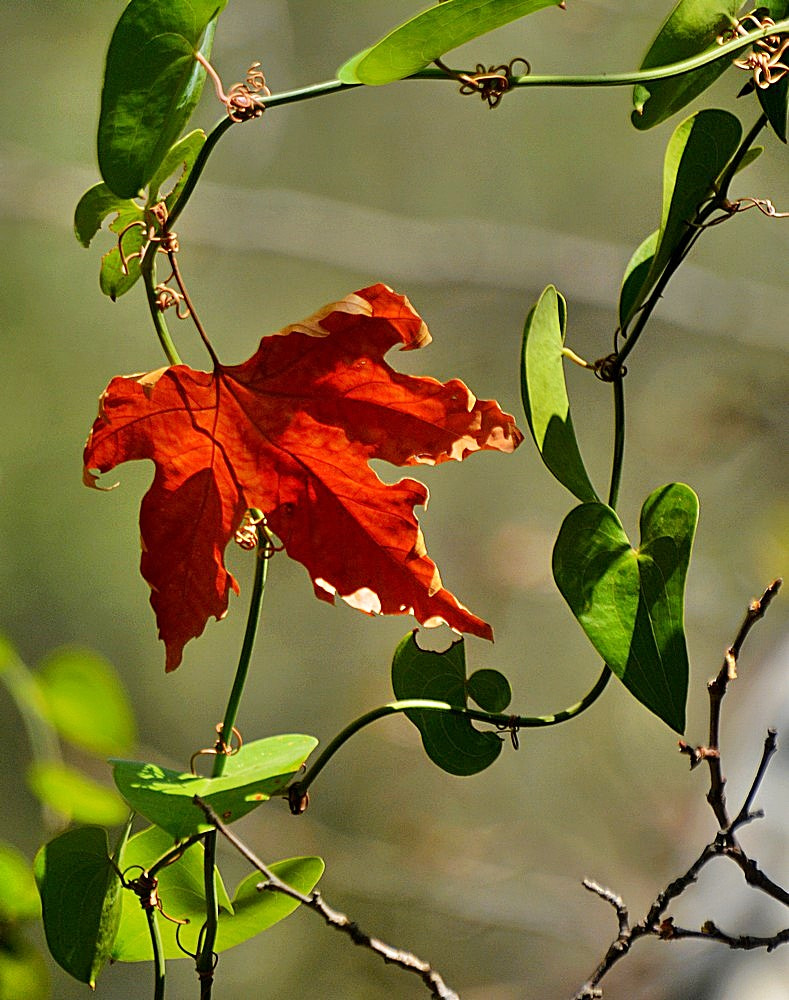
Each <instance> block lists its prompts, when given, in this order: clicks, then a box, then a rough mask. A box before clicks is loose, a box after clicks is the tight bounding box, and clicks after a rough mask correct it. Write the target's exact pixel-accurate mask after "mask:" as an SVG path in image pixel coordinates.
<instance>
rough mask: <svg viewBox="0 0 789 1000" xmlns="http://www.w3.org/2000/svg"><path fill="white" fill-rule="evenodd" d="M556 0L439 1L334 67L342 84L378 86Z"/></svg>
mask: <svg viewBox="0 0 789 1000" xmlns="http://www.w3.org/2000/svg"><path fill="white" fill-rule="evenodd" d="M558 2H559V0H445V2H444V3H439V4H434V5H433V6H432V7H430V8H428V9H427V10H424V11H422V13H421V14H417V15H416V17H412V18H411V19H410V20H409V21H406V22H405V24H401V25H400V26H399V27H397V28H394V29H393V30H392V31H390V32H389V34H388V35H386V36H385V37H384V38H382V39H381V41H380V42H377V43H376V44H375V45H372V46H370V48H368V49H365V50H364V51H363V52H359V53H357V54H356V55H355V56H353V58H351V59H349V60H348V61H347V62H346V63H344V64H343V65H342V66H340V68H339V69H338V70H337V77H338V79H340V80H342V82H343V83H366V84H371V85H378V84H382V83H392V82H393V81H394V80H402V79H403V78H404V77H406V76H410V75H411V74H412V73H416V72H418V71H419V70H420V69H424V68H425V66H428V65H429V64H430V63H431V62H433V60H434V59H436V58H438V57H439V56H442V55H444V53H445V52H449V51H450V50H451V49H456V48H457V47H458V46H459V45H463V44H464V42H470V41H471V40H472V39H474V38H479V36H480V35H484V34H487V32H489V31H493V29H494V28H500V27H501V26H502V25H504V24H509V23H510V22H511V21H516V20H517V19H518V18H519V17H525V16H526V15H527V14H533V13H534V12H535V11H538V10H542V9H543V7H555V6H557V5H558Z"/></svg>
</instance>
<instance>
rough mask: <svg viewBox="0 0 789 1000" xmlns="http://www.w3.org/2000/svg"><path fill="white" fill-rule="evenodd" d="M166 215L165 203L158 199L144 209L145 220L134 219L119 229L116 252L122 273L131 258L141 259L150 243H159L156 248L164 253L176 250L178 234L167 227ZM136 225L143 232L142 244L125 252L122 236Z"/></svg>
mask: <svg viewBox="0 0 789 1000" xmlns="http://www.w3.org/2000/svg"><path fill="white" fill-rule="evenodd" d="M167 216H168V212H167V205H166V204H165V203H164V202H163V201H160V202H158V203H157V204H156V205H151V206H150V208H146V209H145V221H143V220H142V219H135V221H134V222H130V223H129V225H128V226H125V227H124V228H123V229H122V230H121V231H120V233H119V234H118V254H119V256H120V259H121V271H122V272H123V274H124V275H127V274H128V273H129V264H130V263H131V262H132V261H133V260H142V258H143V257H144V256H145V254H146V253H147V251H148V247H149V246H150V245H151V243H159V244H160V246H159V248H158V249H160V250H162V251H163V252H164V253H177V252H178V236H177V235H176V234H175V233H172V232H170V231H169V230H168V229H167ZM137 227H139V228H140V229H142V230H143V232H144V234H145V235H144V239H143V242H142V245H141V246H140V249H139V250H137V251H135V253H130V254H126V253H125V252H124V249H123V238H124V236H125V235H126V233H128V232H129V230H130V229H136V228H137ZM168 280H169V279H168Z"/></svg>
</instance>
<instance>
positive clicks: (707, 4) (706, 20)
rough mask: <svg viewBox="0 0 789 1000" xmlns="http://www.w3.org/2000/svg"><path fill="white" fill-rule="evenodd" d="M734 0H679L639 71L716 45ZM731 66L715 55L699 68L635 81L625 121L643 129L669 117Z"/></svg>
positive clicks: (729, 19)
mask: <svg viewBox="0 0 789 1000" xmlns="http://www.w3.org/2000/svg"><path fill="white" fill-rule="evenodd" d="M739 7H740V4H739V2H737V0H679V3H677V5H676V6H675V7H674V9H673V10H672V11H671V13H670V14H669V16H668V18H667V19H666V21H665V23H664V24H663V26H662V27H661V28H660V31H659V32H658V33H657V36H656V37H655V40H654V41H653V42H652V44H651V45H650V47H649V50H648V52H647V54H646V55H645V56H644V60H643V62H642V63H641V66H640V67H639V69H652V68H653V67H654V66H667V65H670V64H671V63H675V62H681V61H682V60H683V59H690V58H692V57H693V56H697V55H700V54H701V53H702V52H704V51H706V50H707V49H710V48H715V47H717V43H716V41H715V39H716V38H717V37H718V35H720V34H721V33H722V32H724V31H725V30H726V29H727V28H728V27H730V25H731V24H732V23H733V21H734V20H735V15H736V12H737V10H738V8H739ZM730 66H731V59H730V58H728V59H718V60H716V61H715V62H712V63H708V64H707V65H706V66H702V67H701V68H700V69H696V70H692V71H691V72H690V73H683V74H682V75H681V76H672V77H669V78H668V79H665V80H652V81H651V82H650V83H646V84H638V85H637V86H636V87H635V88H634V90H633V106H634V109H635V110H634V111H633V113H632V115H631V121H632V122H633V124H634V125H635V127H636V128H637V129H641V130H644V129H649V128H652V127H653V126H655V125H659V124H660V122H663V121H665V120H666V119H667V118H670V117H671V116H672V115H673V114H675V113H676V112H677V111H679V110H680V109H681V108H684V107H685V105H686V104H689V103H690V101H692V100H693V99H694V98H695V97H698V95H699V94H701V93H702V92H703V91H705V90H706V89H707V87H709V86H711V85H712V84H713V83H714V82H715V81H716V80H717V79H718V77H719V76H720V75H721V74H722V73H724V72H725V71H726V70H727V69H728V68H729V67H730Z"/></svg>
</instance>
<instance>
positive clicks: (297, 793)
mask: <svg viewBox="0 0 789 1000" xmlns="http://www.w3.org/2000/svg"><path fill="white" fill-rule="evenodd" d="M610 677H611V671H610V670H609V669H608V667H605V668H604V669H603V672H602V673H601V674H600V676H599V677H598V679H597V681H596V682H595V685H594V687H592V688H591V690H590V691H588V692H587V694H585V695H584V697H583V698H582V699H581V700H580V701H578V702H576V703H575V704H574V705H570V706H569V708H564V709H562V710H561V711H559V712H555V713H554V714H552V715H512V714H511V713H500V712H483V711H482V710H481V709H476V708H461V707H460V706H458V705H450V704H449V703H448V702H446V701H431V700H429V699H425V698H409V699H406V700H403V701H390V702H387V704H385V705H380V706H379V707H378V708H373V709H371V710H370V711H369V712H365V713H364V715H360V716H359V718H358V719H354V721H353V722H351V723H350V724H349V725H347V726H346V727H345V728H344V729H343V730H341V732H339V733H338V734H337V735H336V736H335V737H334V739H333V740H331V742H330V743H328V744H327V746H326V749H325V750H324V751H323V753H322V754H320V756H319V757H318V758H317V759H316V761H315V763H314V764H313V765H312V767H310V768H308V770H307V773H306V774H305V775H304V777H303V778H302V779H301V780H300V781H296V782H294V783H293V784H292V785H291V786H290V788H289V789H288V792H289V796H290V798H291V801H293V800H294V799H295V800H298V799H299V798H303V796H304V794H305V793H306V791H307V789H308V788H309V786H310V785H311V784H312V782H313V781H314V780H315V779H316V778H317V776H318V775H319V774H320V772H321V771H322V770H323V769H324V767H325V766H326V765H327V764H328V763H329V761H330V760H331V758H332V757H333V756H334V755H335V754H336V753H337V751H338V750H339V749H340V747H342V746H343V744H344V743H347V741H348V740H349V739H350V738H351V737H352V736H354V735H355V734H356V733H358V732H359V730H361V729H364V727H365V726H367V725H369V724H370V723H371V722H376V721H377V720H378V719H383V718H385V717H386V716H387V715H396V714H397V713H399V712H408V711H411V710H412V709H420V710H422V711H428V712H449V713H450V714H451V715H463V716H465V717H466V718H467V719H470V720H473V721H475V722H488V723H490V724H491V725H494V726H499V727H500V728H501V729H508V730H511V731H517V730H518V729H539V728H542V727H544V726H556V725H558V724H559V723H561V722H568V721H569V720H570V719H573V718H575V717H576V716H577V715H580V714H581V713H582V712H585V711H586V709H587V708H589V707H590V706H591V705H593V704H594V702H595V701H597V699H598V698H599V697H600V695H601V694H602V693H603V690H604V689H605V686H606V684H608V681H609V679H610Z"/></svg>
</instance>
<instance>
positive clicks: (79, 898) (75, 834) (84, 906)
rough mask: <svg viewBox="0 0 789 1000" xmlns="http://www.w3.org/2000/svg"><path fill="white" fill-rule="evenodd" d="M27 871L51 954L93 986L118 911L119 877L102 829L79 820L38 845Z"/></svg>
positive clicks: (107, 951) (108, 949)
mask: <svg viewBox="0 0 789 1000" xmlns="http://www.w3.org/2000/svg"><path fill="white" fill-rule="evenodd" d="M33 871H34V874H35V877H36V882H37V883H38V891H39V893H40V895H41V908H42V917H43V921H44V931H45V933H46V938H47V944H48V945H49V950H50V952H51V953H52V957H53V958H54V959H55V961H56V962H57V963H58V965H60V966H61V967H62V968H63V969H65V970H66V972H68V973H69V974H70V975H72V976H73V977H74V978H75V979H77V980H79V982H81V983H88V984H89V985H90V986H91V988H93V987H94V986H95V985H96V979H97V978H98V975H99V972H100V971H101V969H102V967H103V965H104V963H105V962H106V961H107V959H108V958H109V957H110V953H111V951H112V944H113V941H114V940H115V934H116V933H117V930H118V923H119V921H120V915H121V900H120V888H121V883H120V879H119V878H118V875H117V872H116V871H115V867H114V865H113V863H112V861H111V859H110V852H109V844H108V842H107V832H106V830H102V829H101V827H98V826H83V827H79V828H77V829H76V830H68V831H67V832H66V833H62V834H61V835H60V836H59V837H55V839H54V840H51V841H50V842H49V843H48V844H45V845H44V846H43V847H42V848H41V850H40V851H39V852H38V854H37V855H36V858H35V861H34V862H33Z"/></svg>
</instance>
